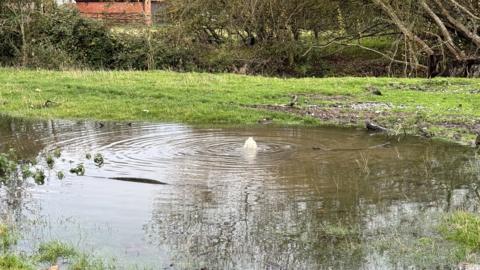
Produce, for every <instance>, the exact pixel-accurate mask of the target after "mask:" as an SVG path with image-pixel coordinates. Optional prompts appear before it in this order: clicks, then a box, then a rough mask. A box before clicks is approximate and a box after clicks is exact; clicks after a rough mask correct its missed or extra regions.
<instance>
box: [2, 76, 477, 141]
mask: <svg viewBox="0 0 480 270" xmlns="http://www.w3.org/2000/svg"><path fill="white" fill-rule="evenodd" d="M378 91H380V92H381V95H378ZM373 92H377V94H375V93H373ZM292 95H298V97H299V99H298V104H297V105H296V106H294V107H290V106H286V105H285V104H288V103H289V101H290V100H291V96H292ZM0 108H1V112H3V113H4V114H6V115H9V116H18V117H33V118H83V119H85V118H86V119H96V120H125V121H130V120H140V121H167V122H182V123H189V124H199V125H217V124H220V125H258V124H266V123H269V124H270V123H271V124H274V125H275V124H276V125H307V126H317V125H324V124H333V125H339V126H360V125H364V122H365V120H366V119H369V120H371V121H374V122H376V123H379V124H381V125H383V126H385V127H387V128H389V129H391V131H392V133H397V134H403V133H411V134H421V135H424V136H434V137H437V138H447V139H449V140H455V141H460V142H464V143H471V142H472V141H473V140H474V138H475V136H476V135H475V134H476V129H477V128H478V127H480V120H479V119H480V118H479V116H480V80H475V79H446V78H440V79H434V80H426V79H396V78H324V79H319V78H304V79H280V78H266V77H254V76H242V75H233V74H204V73H174V72H167V71H161V72H127V71H125V72H121V71H112V72H99V71H64V72H60V71H34V70H17V69H0Z"/></svg>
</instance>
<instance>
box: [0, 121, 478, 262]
mask: <svg viewBox="0 0 480 270" xmlns="http://www.w3.org/2000/svg"><path fill="white" fill-rule="evenodd" d="M249 136H253V137H254V138H255V139H256V140H257V143H258V146H259V149H258V151H257V152H256V153H246V152H244V151H243V150H242V145H243V142H244V140H245V139H246V138H248V137H249ZM0 147H1V148H2V150H6V149H8V148H9V147H14V148H16V149H17V150H18V151H19V153H20V154H21V155H22V156H23V157H24V158H25V159H34V158H36V157H38V156H41V155H43V154H45V153H48V152H49V151H53V150H54V149H57V148H60V149H61V150H62V152H61V153H62V155H61V158H59V159H57V161H56V163H55V166H54V168H53V169H52V170H51V171H47V175H49V176H51V177H50V179H49V181H47V182H46V184H45V185H43V186H37V185H35V184H31V183H30V184H28V185H26V186H25V187H24V188H22V189H19V190H17V191H16V192H8V193H7V192H5V191H2V193H0V194H2V199H3V200H2V204H1V206H2V208H0V211H1V212H0V214H1V217H2V219H3V220H6V221H8V222H13V223H16V224H17V225H18V226H19V227H20V231H21V234H22V237H21V241H19V243H18V247H17V249H19V250H29V249H34V248H35V247H36V246H37V245H38V244H39V243H41V242H45V241H49V240H61V241H65V242H67V243H70V244H72V245H74V246H77V247H79V248H80V249H81V250H84V251H87V252H92V253H94V254H95V255H98V256H101V257H103V258H106V259H107V260H112V261H114V262H116V263H117V264H118V265H121V269H122V267H125V268H127V265H128V266H137V267H139V268H141V269H143V268H144V267H146V268H151V269H200V268H202V267H207V268H208V269H328V268H332V269H339V268H344V269H396V268H399V267H400V268H403V267H409V266H417V267H427V268H435V267H437V266H439V267H447V268H448V267H451V266H453V265H456V264H457V263H459V262H460V261H459V260H461V256H460V257H459V254H458V252H457V251H458V250H457V249H456V247H455V245H454V244H453V243H450V242H448V241H444V240H442V239H441V237H440V236H439V234H438V232H437V229H436V226H437V225H438V220H439V219H440V218H441V216H442V213H445V212H448V211H452V210H455V209H464V210H469V211H476V209H477V202H478V197H477V194H478V192H477V191H476V184H475V182H476V180H477V178H478V177H477V176H478V174H479V173H480V169H479V168H480V163H479V162H478V161H477V160H476V158H475V153H474V150H473V149H470V148H465V147H460V146H456V145H452V144H442V143H437V142H433V141H429V140H423V139H417V138H411V137H406V138H402V137H395V138H393V137H391V138H388V137H385V136H382V135H371V134H368V133H366V132H365V131H363V130H355V129H330V128H320V129H319V128H311V129H301V128H272V127H264V128H257V129H252V128H249V129H232V128H225V129H222V128H215V129H205V128H193V127H189V126H184V125H175V124H148V123H143V124H142V123H133V124H131V125H130V124H127V123H105V124H100V123H94V122H83V121H78V122H71V121H44V122H31V121H24V120H18V119H8V118H4V119H2V120H1V121H0ZM96 153H101V154H102V155H103V157H104V160H105V162H104V165H103V166H102V167H97V166H96V165H95V164H94V162H93V161H92V160H91V159H87V158H86V154H92V155H94V154H96ZM79 163H83V164H84V165H85V168H86V172H85V175H84V176H77V175H74V174H70V173H69V172H68V171H69V169H70V168H72V167H75V166H76V165H77V164H79ZM40 165H41V164H40ZM58 171H63V172H65V175H66V177H65V179H63V180H58V179H57V178H56V172H58ZM108 177H141V178H149V179H155V180H159V181H162V182H165V183H167V184H168V185H151V184H144V183H135V182H124V181H118V180H111V179H108ZM470 259H471V258H470Z"/></svg>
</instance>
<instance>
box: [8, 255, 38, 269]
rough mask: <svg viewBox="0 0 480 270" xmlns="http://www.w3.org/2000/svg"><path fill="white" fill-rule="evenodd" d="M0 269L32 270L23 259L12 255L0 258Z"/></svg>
mask: <svg viewBox="0 0 480 270" xmlns="http://www.w3.org/2000/svg"><path fill="white" fill-rule="evenodd" d="M0 269H2V270H33V269H34V268H33V267H32V266H31V265H30V264H29V263H27V262H26V261H25V260H24V259H23V258H21V257H20V256H17V255H13V254H6V255H2V256H0Z"/></svg>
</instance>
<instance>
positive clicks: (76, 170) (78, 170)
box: [70, 163, 85, 176]
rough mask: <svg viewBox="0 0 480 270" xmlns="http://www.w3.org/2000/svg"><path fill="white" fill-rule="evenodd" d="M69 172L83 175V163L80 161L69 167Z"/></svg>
mask: <svg viewBox="0 0 480 270" xmlns="http://www.w3.org/2000/svg"><path fill="white" fill-rule="evenodd" d="M70 173H73V174H76V175H78V176H82V175H85V166H84V165H83V163H80V164H78V165H77V166H76V167H74V168H71V169H70Z"/></svg>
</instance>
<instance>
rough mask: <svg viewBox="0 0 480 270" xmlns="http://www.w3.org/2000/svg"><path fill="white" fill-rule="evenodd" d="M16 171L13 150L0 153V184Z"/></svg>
mask: <svg viewBox="0 0 480 270" xmlns="http://www.w3.org/2000/svg"><path fill="white" fill-rule="evenodd" d="M16 172H17V161H16V155H15V152H14V151H13V150H10V151H9V152H7V153H0V184H1V183H3V184H5V183H6V182H7V181H8V180H9V179H10V177H11V176H12V174H15V173H16Z"/></svg>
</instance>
